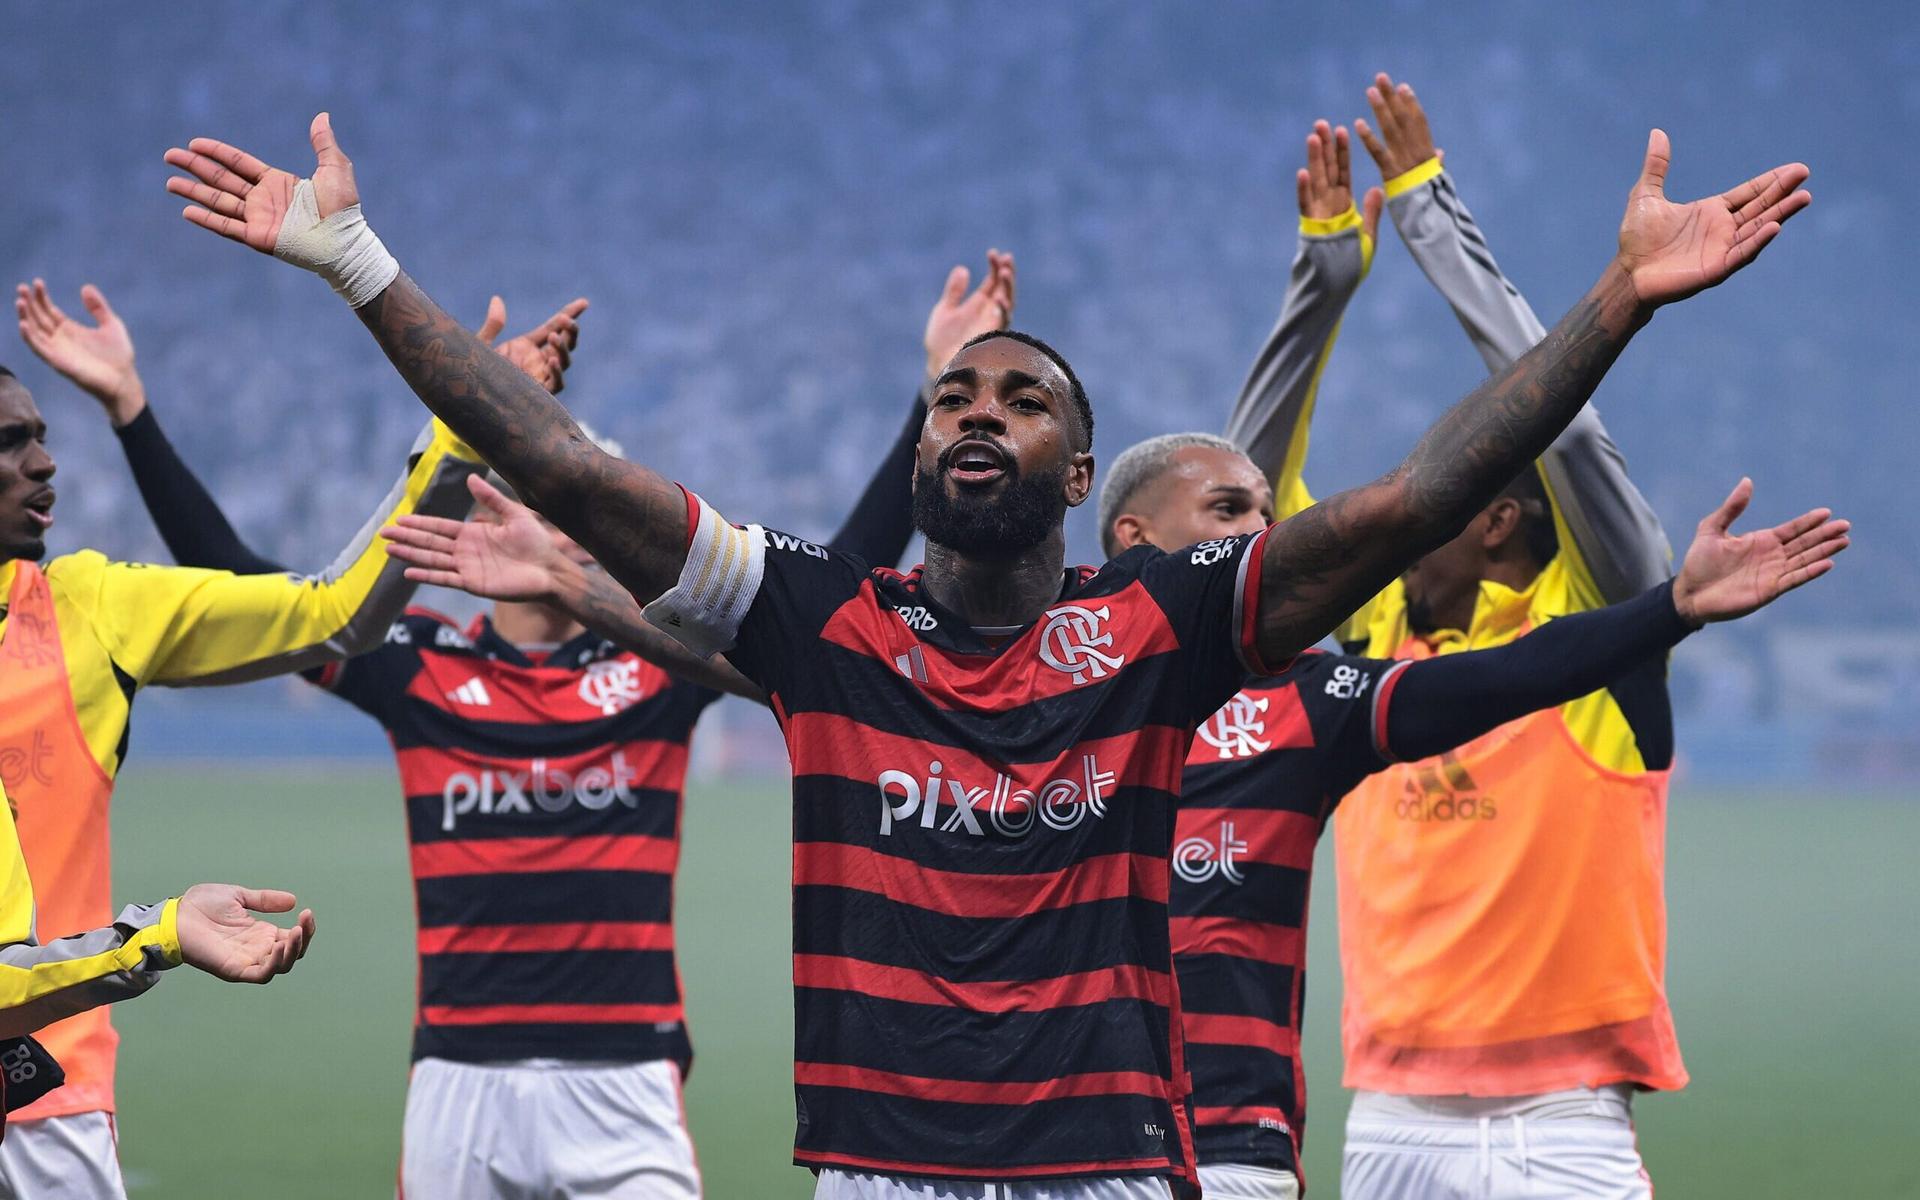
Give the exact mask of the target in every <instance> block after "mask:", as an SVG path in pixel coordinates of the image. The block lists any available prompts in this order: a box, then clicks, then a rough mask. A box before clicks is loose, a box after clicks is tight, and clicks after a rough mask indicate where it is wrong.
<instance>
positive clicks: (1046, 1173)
mask: <svg viewBox="0 0 1920 1200" xmlns="http://www.w3.org/2000/svg"><path fill="white" fill-rule="evenodd" d="M793 1157H794V1161H796V1162H803V1163H816V1164H819V1165H821V1166H828V1167H853V1168H854V1169H856V1170H868V1171H878V1172H881V1173H882V1174H895V1173H897V1174H903V1175H938V1176H939V1177H940V1178H942V1179H1032V1178H1037V1177H1053V1176H1058V1175H1119V1174H1122V1173H1125V1172H1128V1171H1151V1170H1154V1169H1155V1168H1166V1169H1167V1170H1169V1171H1170V1172H1171V1173H1172V1174H1174V1175H1176V1176H1178V1177H1180V1178H1181V1179H1185V1178H1186V1177H1187V1173H1186V1172H1185V1171H1184V1170H1182V1169H1180V1168H1179V1167H1177V1166H1175V1165H1174V1163H1173V1160H1172V1159H1170V1158H1167V1157H1165V1156H1164V1155H1163V1156H1162V1157H1159V1158H1119V1159H1109V1160H1107V1161H1105V1162H1078V1163H1047V1164H1045V1165H1044V1166H1038V1167H957V1166H951V1165H949V1164H947V1163H939V1164H932V1163H915V1162H906V1161H904V1160H901V1159H895V1158H867V1157H864V1156H862V1155H858V1154H841V1153H838V1152H834V1153H824V1152H822V1151H818V1150H801V1149H799V1148H798V1147H796V1148H795V1149H794V1152H793Z"/></svg>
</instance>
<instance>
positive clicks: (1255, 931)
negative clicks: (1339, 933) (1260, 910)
mask: <svg viewBox="0 0 1920 1200" xmlns="http://www.w3.org/2000/svg"><path fill="white" fill-rule="evenodd" d="M1168 925H1169V930H1170V932H1171V933H1172V935H1173V952H1174V954H1176V955H1185V954H1228V955H1232V956H1233V957H1234V958H1248V959H1252V960H1253V961H1255V962H1263V963H1272V964H1274V965H1275V966H1280V967H1298V966H1299V965H1300V962H1301V959H1302V958H1303V957H1304V952H1305V950H1306V933H1305V931H1303V930H1300V929H1296V928H1294V927H1293V926H1291V925H1269V924H1267V923H1266V922H1264V921H1242V920H1240V919H1238V918H1236V917H1173V918H1171V919H1170V920H1169V922H1168Z"/></svg>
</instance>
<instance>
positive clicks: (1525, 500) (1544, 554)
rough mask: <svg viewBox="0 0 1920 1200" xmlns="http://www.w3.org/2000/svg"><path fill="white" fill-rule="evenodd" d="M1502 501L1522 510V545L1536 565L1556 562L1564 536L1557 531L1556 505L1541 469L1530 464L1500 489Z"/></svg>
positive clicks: (1536, 465) (1542, 565)
mask: <svg viewBox="0 0 1920 1200" xmlns="http://www.w3.org/2000/svg"><path fill="white" fill-rule="evenodd" d="M1499 498H1500V499H1503V500H1512V501H1514V502H1515V503H1516V504H1518V505H1519V506H1520V538H1521V544H1522V545H1524V546H1525V547H1526V548H1527V554H1528V556H1529V557H1531V558H1532V559H1533V561H1534V565H1536V566H1541V567H1544V566H1546V565H1547V564H1548V563H1550V562H1552V561H1553V556H1554V555H1556V554H1558V553H1560V534H1559V533H1558V531H1556V530H1555V529H1554V527H1553V502H1552V501H1551V500H1550V499H1549V498H1548V496H1547V485H1546V481H1545V480H1544V479H1543V478H1542V477H1541V475H1540V467H1539V465H1538V464H1529V465H1528V466H1527V469H1526V470H1524V471H1522V472H1520V474H1518V475H1516V476H1514V479H1513V482H1512V483H1509V484H1508V485H1507V486H1506V487H1504V488H1502V489H1500V496H1499Z"/></svg>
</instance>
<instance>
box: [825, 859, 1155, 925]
mask: <svg viewBox="0 0 1920 1200" xmlns="http://www.w3.org/2000/svg"><path fill="white" fill-rule="evenodd" d="M793 884H794V886H795V887H806V886H813V887H839V888H850V889H852V890H853V891H856V892H871V893H872V894H874V895H876V896H885V897H886V898H887V899H888V900H890V901H892V902H893V903H895V904H907V905H912V906H913V907H915V908H924V909H929V910H931V911H933V912H938V913H945V914H947V915H948V916H954V917H979V918H985V919H988V920H993V919H1011V918H1014V917H1024V916H1029V915H1031V914H1033V913H1036V912H1041V911H1044V910H1046V909H1050V908H1067V907H1069V906H1070V905H1074V904H1091V903H1093V902H1094V901H1097V900H1120V899H1125V898H1127V897H1133V898H1135V899H1140V900H1148V901H1152V902H1154V903H1156V904H1165V903H1166V902H1167V863H1166V860H1165V859H1162V858H1156V857H1153V856H1150V855H1144V854H1101V855H1096V856H1094V857H1092V858H1088V859H1085V860H1083V861H1081V862H1077V863H1075V864H1073V865H1072V866H1070V867H1063V868H1061V869H1060V870H1058V871H1041V872H1035V873H1033V874H1027V875H970V874H967V873H965V872H961V871H941V870H937V869H935V868H933V867H923V866H920V865H919V864H918V863H915V862H914V861H913V860H912V859H907V858H897V857H895V856H893V855H891V854H881V853H879V852H877V851H874V850H868V849H866V848H865V847H862V846H848V845H843V844H841V843H839V842H801V843H800V844H799V845H798V846H796V847H795V848H794V856H793Z"/></svg>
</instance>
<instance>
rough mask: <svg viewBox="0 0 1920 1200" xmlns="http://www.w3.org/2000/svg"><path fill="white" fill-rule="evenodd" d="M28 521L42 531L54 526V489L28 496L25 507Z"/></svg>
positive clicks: (45, 489) (46, 489) (43, 490)
mask: <svg viewBox="0 0 1920 1200" xmlns="http://www.w3.org/2000/svg"><path fill="white" fill-rule="evenodd" d="M24 507H25V508H26V510H27V519H28V520H30V521H32V522H33V523H34V524H35V525H38V526H39V527H40V528H42V529H47V528H50V527H51V526H52V525H53V489H52V488H44V489H42V490H40V491H38V492H35V493H34V494H33V495H31V496H28V497H27V499H26V503H25V506H24Z"/></svg>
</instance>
